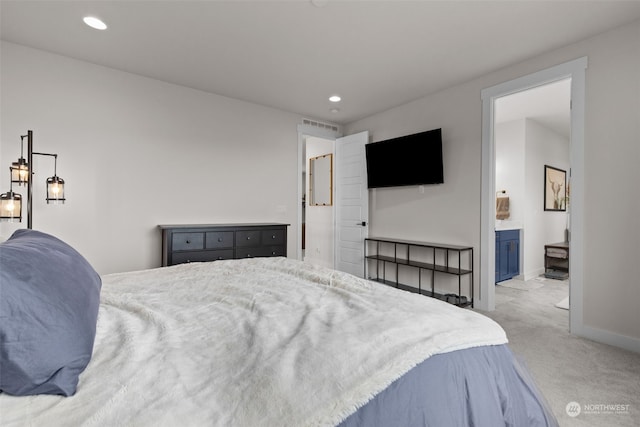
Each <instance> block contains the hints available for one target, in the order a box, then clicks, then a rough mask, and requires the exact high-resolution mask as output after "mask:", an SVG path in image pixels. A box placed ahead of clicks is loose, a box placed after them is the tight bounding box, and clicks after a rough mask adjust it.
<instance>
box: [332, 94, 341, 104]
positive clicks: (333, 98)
mask: <svg viewBox="0 0 640 427" xmlns="http://www.w3.org/2000/svg"><path fill="white" fill-rule="evenodd" d="M341 100H342V98H340V97H339V96H338V95H332V96H330V97H329V101H331V102H340V101H341Z"/></svg>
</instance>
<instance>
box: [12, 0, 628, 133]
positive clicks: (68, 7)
mask: <svg viewBox="0 0 640 427" xmlns="http://www.w3.org/2000/svg"><path fill="white" fill-rule="evenodd" d="M314 3H317V4H321V5H323V6H322V7H316V6H314V5H313V4H312V2H311V1H307V0H289V1H272V0H262V1H243V0H236V1H188V0H174V1H151V0H145V1H136V0H126V1H125V0H122V1H57V0H48V1H24V0H20V1H15V0H1V3H0V14H1V36H2V39H3V40H6V41H10V42H13V43H18V44H22V45H26V46H31V47H35V48H38V49H44V50H48V51H51V52H55V53H59V54H62V55H67V56H70V57H73V58H77V59H82V60H86V61H89V62H93V63H96V64H100V65H104V66H107V67H112V68H116V69H119V70H124V71H128V72H132V73H136V74H140V75H143V76H147V77H152V78H156V79H159V80H163V81H166V82H171V83H175V84H179V85H183V86H188V87H191V88H195V89H199V90H203V91H208V92H212V93H217V94H220V95H225V96H229V97H233V98H237V99H242V100H246V101H250V102H254V103H258V104H262V105H267V106H271V107H275V108H279V109H282V110H285V111H290V112H295V113H299V114H302V115H304V116H306V117H308V118H312V119H316V120H323V121H329V122H332V123H338V124H344V123H349V122H352V121H354V120H357V119H359V118H362V117H366V116H368V115H371V114H373V113H376V112H379V111H384V110H386V109H389V108H391V107H394V106H397V105H400V104H403V103H406V102H409V101H411V100H414V99H417V98H420V97H423V96H425V95H428V94H430V93H434V92H437V91H439V90H442V89H444V88H447V87H450V86H452V85H455V84H458V83H462V82H465V81H468V80H470V79H473V78H475V77H478V76H481V75H483V74H486V73H488V72H491V71H493V70H496V69H499V68H502V67H505V66H508V65H510V64H514V63H517V62H519V61H522V60H524V59H527V58H530V57H532V56H535V55H538V54H540V53H543V52H546V51H549V50H552V49H555V48H558V47H561V46H564V45H567V44H569V43H572V42H575V41H578V40H581V39H584V38H586V37H589V36H592V35H595V34H598V33H600V32H603V31H605V30H607V29H610V28H613V27H617V26H620V25H622V24H625V23H628V22H631V21H635V20H637V19H640V1H609V0H603V1H580V0H570V1H478V0H476V1H415V0H414V1H337V0H316V1H315V2H314ZM86 15H94V16H97V17H100V18H101V19H103V20H104V21H105V22H106V23H107V25H108V26H109V28H108V29H107V30H105V31H96V30H92V29H90V28H89V27H87V26H85V25H84V23H83V22H82V17H83V16H86ZM332 94H339V95H340V96H342V99H343V100H342V102H340V103H339V104H337V105H334V104H331V103H330V102H329V101H328V97H329V96H330V95H332ZM334 107H337V108H339V110H340V111H339V112H337V113H332V112H331V111H330V109H331V108H334Z"/></svg>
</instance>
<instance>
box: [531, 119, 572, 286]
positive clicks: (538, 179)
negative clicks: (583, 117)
mask: <svg viewBox="0 0 640 427" xmlns="http://www.w3.org/2000/svg"><path fill="white" fill-rule="evenodd" d="M525 123H526V125H525V133H526V136H525V140H526V150H525V151H526V152H525V166H524V171H525V176H526V179H525V182H526V193H527V195H528V197H527V199H526V214H525V223H524V239H523V257H524V260H523V263H524V269H523V270H522V271H521V273H522V274H524V276H525V279H527V280H528V279H530V278H532V277H535V276H537V275H539V274H541V273H543V272H544V245H546V244H549V243H557V242H563V241H564V231H565V229H566V228H567V225H568V224H567V212H555V211H545V210H544V203H543V200H544V186H543V183H544V166H545V165H549V166H553V167H555V168H558V169H562V170H565V171H566V172H567V178H568V177H569V141H568V140H567V139H566V138H564V137H562V136H561V135H558V134H557V133H555V132H553V131H551V130H550V129H548V128H546V127H544V126H541V125H540V124H539V123H537V122H536V121H535V120H531V119H527V120H525Z"/></svg>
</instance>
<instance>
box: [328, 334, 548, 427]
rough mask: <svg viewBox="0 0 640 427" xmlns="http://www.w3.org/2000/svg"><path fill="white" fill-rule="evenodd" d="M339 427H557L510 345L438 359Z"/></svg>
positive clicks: (420, 367) (423, 365)
mask: <svg viewBox="0 0 640 427" xmlns="http://www.w3.org/2000/svg"><path fill="white" fill-rule="evenodd" d="M339 426H340V427H356V426H358V427H363V426H366V427H378V426H379V427H388V426H396V427H401V426H405V427H418V426H425V427H427V426H433V427H457V426H460V427H468V426H477V427H484V426H487V427H497V426H518V427H519V426H532V427H533V426H558V422H557V420H556V419H555V417H554V416H553V413H552V412H551V410H550V409H549V407H548V405H547V404H546V402H545V400H544V398H543V397H542V395H541V394H540V392H539V391H538V389H537V387H536V386H535V384H534V382H533V379H532V378H531V377H530V375H529V374H528V372H527V371H526V370H525V369H524V368H523V367H522V366H521V365H520V363H519V362H518V361H517V360H516V358H515V357H514V356H513V354H512V352H511V350H510V349H509V347H508V346H507V345H498V346H486V347H475V348H470V349H466V350H459V351H454V352H451V353H445V354H438V355H435V356H432V357H430V358H428V359H427V360H425V361H424V362H422V363H420V364H419V365H418V366H416V367H415V368H413V369H412V370H411V371H409V372H408V373H407V374H406V375H404V376H403V377H401V378H399V379H398V380H396V381H395V382H394V383H392V384H391V385H390V386H389V387H387V388H386V389H385V390H383V391H382V392H381V393H379V394H378V395H377V396H376V397H374V398H373V399H372V400H370V401H369V402H368V403H367V404H366V405H364V406H363V407H361V408H360V409H359V410H358V411H357V412H355V413H354V414H352V415H351V416H349V417H348V418H347V419H346V420H344V421H343V422H342V423H341V424H340V425H339Z"/></svg>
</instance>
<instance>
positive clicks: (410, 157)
mask: <svg viewBox="0 0 640 427" xmlns="http://www.w3.org/2000/svg"><path fill="white" fill-rule="evenodd" d="M365 150H366V156H367V184H368V187H369V188H380V187H400V186H406V185H425V184H442V183H443V182H444V173H443V168H442V129H434V130H429V131H426V132H421V133H416V134H413V135H407V136H401V137H399V138H393V139H388V140H385V141H380V142H374V143H371V144H367V145H365Z"/></svg>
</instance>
